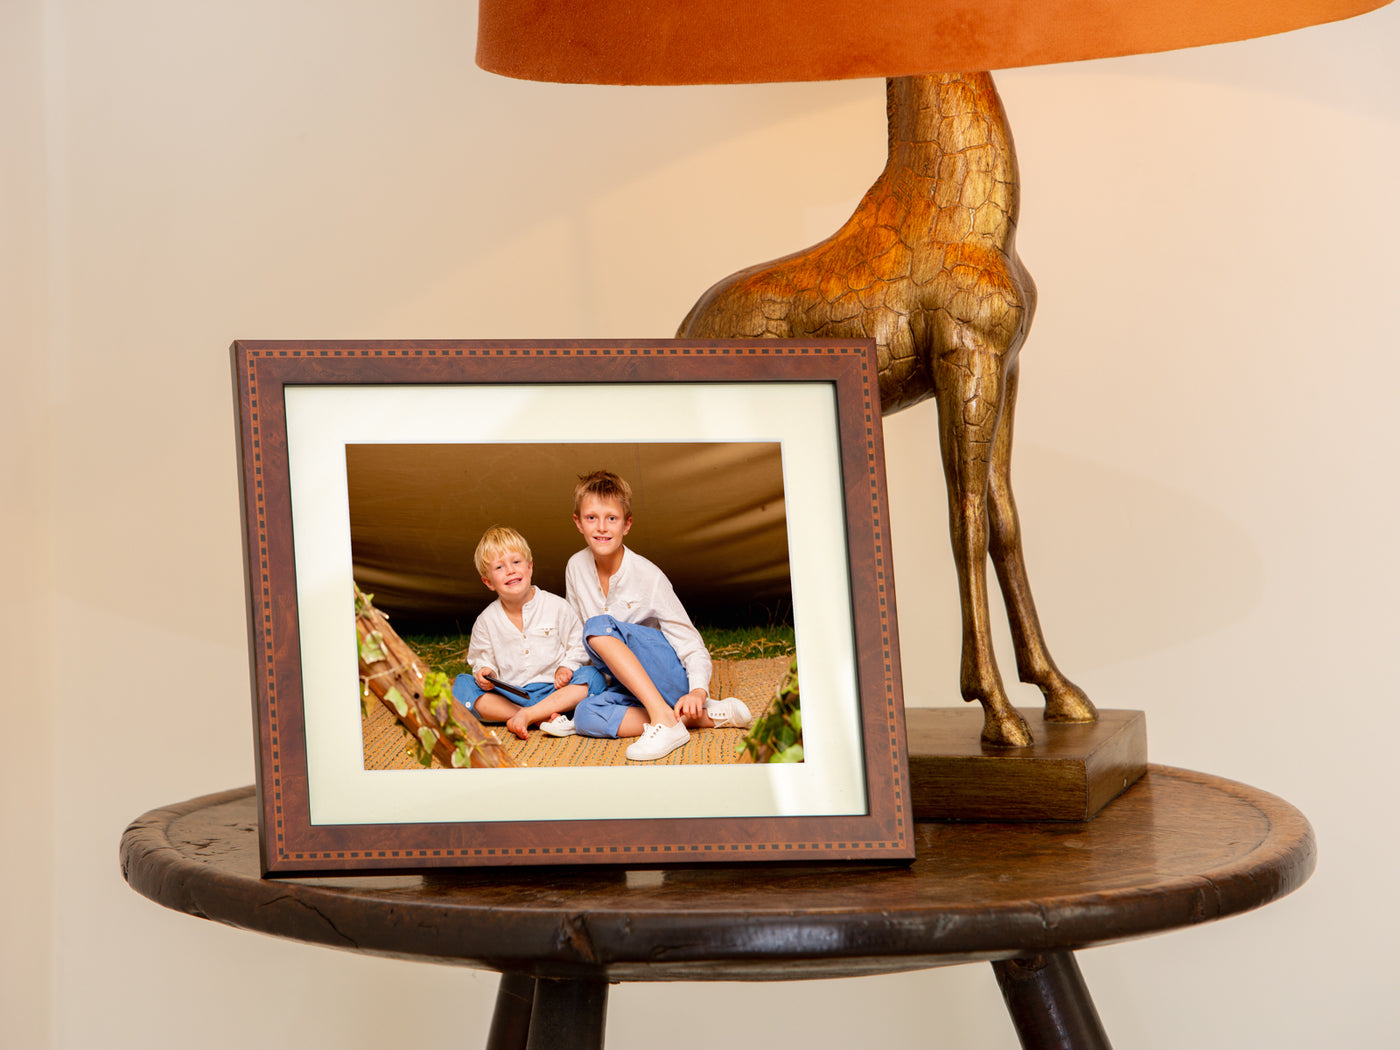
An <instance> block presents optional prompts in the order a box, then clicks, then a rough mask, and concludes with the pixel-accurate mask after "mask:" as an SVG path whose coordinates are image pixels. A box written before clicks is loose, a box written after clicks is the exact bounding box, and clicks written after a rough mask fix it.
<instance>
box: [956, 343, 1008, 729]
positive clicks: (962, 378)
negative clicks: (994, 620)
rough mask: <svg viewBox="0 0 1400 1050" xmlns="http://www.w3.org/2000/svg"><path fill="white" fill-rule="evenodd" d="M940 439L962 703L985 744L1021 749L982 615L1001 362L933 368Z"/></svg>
mask: <svg viewBox="0 0 1400 1050" xmlns="http://www.w3.org/2000/svg"><path fill="white" fill-rule="evenodd" d="M935 368H936V375H935V382H934V386H935V390H936V392H937V399H938V436H939V446H940V450H941V452H942V456H943V473H944V476H945V478H946V480H947V483H948V522H949V532H950V533H951V535H952V540H953V560H954V562H955V564H956V566H957V570H958V593H959V596H960V598H961V604H962V626H963V638H962V671H961V685H962V697H963V699H964V700H966V701H968V702H971V701H973V700H976V701H978V702H980V703H981V705H982V708H983V710H984V711H985V712H986V720H985V722H984V724H983V727H982V740H983V742H984V743H987V744H991V745H994V746H998V747H1025V746H1027V745H1029V744H1030V743H1031V733H1030V728H1029V727H1028V726H1027V725H1026V722H1025V719H1023V718H1022V717H1021V716H1020V714H1018V713H1017V711H1016V709H1015V708H1014V707H1012V706H1011V701H1010V700H1009V699H1008V698H1007V696H1006V687H1005V686H1004V685H1003V684H1002V680H1001V673H1000V672H999V671H998V670H997V665H996V657H995V656H994V655H993V653H992V638H991V630H990V627H989V623H988V621H989V614H988V610H987V544H988V518H987V503H988V499H987V488H988V480H989V477H990V472H991V458H992V449H993V446H994V444H995V440H996V431H997V423H998V420H999V418H1000V416H1001V409H1002V403H1003V401H1004V399H1005V391H1004V389H1003V380H1002V374H1001V372H1002V362H1001V359H1000V355H998V354H997V353H995V352H994V351H990V350H987V349H985V348H975V349H972V350H971V351H967V352H964V353H962V354H958V355H954V356H953V357H952V358H951V359H949V360H940V361H938V362H937V363H936V365H935Z"/></svg>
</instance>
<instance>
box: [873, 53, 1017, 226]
mask: <svg viewBox="0 0 1400 1050" xmlns="http://www.w3.org/2000/svg"><path fill="white" fill-rule="evenodd" d="M885 90H886V109H887V112H888V116H889V159H888V161H887V163H886V165H885V171H884V174H883V175H882V176H881V179H880V182H881V183H883V184H884V185H883V189H884V191H885V192H886V193H888V194H889V195H890V196H893V197H894V198H896V199H897V200H899V201H900V202H901V203H903V204H904V206H905V207H906V208H907V209H908V215H909V217H910V218H911V219H914V220H915V221H917V222H918V223H920V224H926V225H927V226H928V227H929V229H930V230H931V231H932V232H934V233H935V235H936V236H937V237H938V239H939V240H941V241H943V242H945V243H946V242H947V241H948V240H949V239H953V240H966V239H987V240H990V241H992V242H994V243H997V244H1001V245H1005V246H1008V247H1009V246H1010V242H1011V239H1012V237H1013V235H1014V232H1015V225H1016V219H1017V213H1018V212H1019V210H1020V188H1019V176H1018V174H1017V169H1016V150H1015V146H1014V144H1013V142H1012V140H1011V129H1010V127H1009V125H1008V124H1007V121H1006V112H1005V110H1004V109H1003V108H1002V105H1001V98H1000V96H998V94H997V90H996V86H995V85H994V84H993V83H992V78H991V75H990V74H988V73H940V74H932V75H928V76H908V77H893V78H891V79H890V80H889V81H888V82H887V84H886V89H885ZM935 227H937V229H936V230H935Z"/></svg>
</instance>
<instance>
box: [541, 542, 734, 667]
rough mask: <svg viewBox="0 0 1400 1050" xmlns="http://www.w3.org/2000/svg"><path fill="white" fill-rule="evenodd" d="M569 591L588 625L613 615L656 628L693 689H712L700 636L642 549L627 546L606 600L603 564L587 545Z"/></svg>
mask: <svg viewBox="0 0 1400 1050" xmlns="http://www.w3.org/2000/svg"><path fill="white" fill-rule="evenodd" d="M564 593H565V594H566V595H567V596H568V599H569V604H570V605H571V606H573V608H574V611H575V612H576V613H578V616H579V619H580V620H582V621H584V622H585V623H586V622H587V621H588V618H589V617H591V616H612V617H614V618H616V619H618V620H620V621H622V622H623V623H638V624H643V625H645V626H647V627H655V628H656V629H657V630H659V631H660V632H661V633H662V635H664V636H665V638H666V641H668V642H670V643H671V648H672V649H674V650H675V651H676V655H677V656H678V657H680V661H681V665H682V666H683V667H684V668H685V676H686V679H687V681H688V682H689V684H690V688H691V689H704V690H705V691H706V692H708V691H709V689H710V676H711V674H712V673H713V666H712V665H711V663H710V654H709V651H708V650H706V648H705V642H704V640H703V639H702V638H701V637H700V632H699V631H697V630H696V629H695V625H694V624H693V623H691V622H690V616H689V615H688V614H687V613H686V611H685V606H683V605H682V604H681V600H680V599H679V598H677V597H676V592H675V590H674V588H672V587H671V581H670V580H668V579H667V578H666V574H665V573H664V572H662V571H661V570H660V569H658V568H657V567H656V566H655V565H654V564H652V563H651V562H649V561H647V559H645V558H643V557H642V556H641V555H640V554H638V553H637V552H636V551H634V550H632V549H631V548H629V547H623V548H622V564H621V565H619V566H618V569H617V572H615V573H614V574H613V575H612V577H611V578H610V579H609V580H608V593H607V596H606V597H604V595H603V586H602V584H600V583H599V582H598V568H597V562H595V561H594V559H593V552H592V551H591V550H589V549H588V548H587V547H585V548H584V549H583V550H581V551H579V552H578V553H577V554H575V555H574V556H573V557H572V558H570V559H569V563H568V565H566V566H565V567H564Z"/></svg>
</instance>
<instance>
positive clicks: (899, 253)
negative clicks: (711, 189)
mask: <svg viewBox="0 0 1400 1050" xmlns="http://www.w3.org/2000/svg"><path fill="white" fill-rule="evenodd" d="M887 95H888V112H889V129H890V133H889V143H890V145H889V160H888V162H887V164H886V166H885V170H884V172H883V173H882V174H881V175H880V178H879V179H878V180H877V181H876V182H875V184H874V185H873V186H872V187H871V188H870V190H869V192H868V193H867V194H866V195H865V198H864V200H862V201H861V204H860V207H858V208H857V209H856V212H855V214H854V215H853V216H851V218H850V220H849V221H848V222H847V223H846V224H845V225H844V226H843V227H842V228H841V229H840V230H839V231H837V233H836V234H835V235H834V236H832V237H830V238H828V239H827V240H825V241H823V242H821V243H820V244H818V245H816V246H814V247H812V248H809V249H807V250H806V251H803V252H798V253H797V254H795V255H789V256H786V257H785V258H782V259H778V260H776V261H774V262H771V263H765V264H763V265H760V266H754V267H750V268H749V269H747V270H741V271H740V272H738V273H736V274H733V275H731V276H729V277H727V278H725V279H724V280H722V281H720V282H719V283H718V284H716V285H715V286H714V287H713V288H711V289H710V290H709V291H708V292H706V293H705V294H704V295H703V296H701V297H700V300H699V302H697V303H696V304H695V306H694V307H693V308H692V309H691V311H690V314H689V315H688V316H687V317H686V319H685V321H683V322H682V324H681V326H680V330H679V331H678V332H677V335H678V336H680V337H682V338H692V339H706V338H739V339H743V338H774V339H802V338H815V339H823V338H829V339H849V338H872V339H874V340H875V342H876V345H877V347H878V351H879V374H880V399H881V404H882V407H883V409H884V411H886V412H893V411H897V410H899V409H901V408H907V407H909V406H910V405H914V404H917V403H918V402H920V401H923V400H924V399H925V398H929V397H932V398H934V399H935V401H936V403H937V405H938V421H939V442H940V445H941V451H942V458H943V471H944V475H945V477H946V480H947V485H948V510H949V520H950V525H951V532H952V540H953V555H954V559H955V560H956V562H957V570H958V587H959V591H960V596H961V604H962V618H963V642H962V671H961V686H962V695H963V699H964V700H967V701H973V700H977V701H980V702H981V704H982V706H983V708H984V709H985V711H986V723H985V726H984V728H983V730H982V739H983V740H984V741H985V742H986V743H988V744H993V745H1000V746H1008V747H1014V746H1024V745H1027V744H1029V743H1031V736H1030V730H1029V728H1028V727H1027V725H1026V723H1025V720H1024V719H1023V718H1021V716H1020V715H1019V714H1017V712H1016V710H1015V708H1013V707H1012V706H1011V703H1010V701H1009V700H1008V698H1007V696H1006V689H1005V686H1004V685H1003V684H1002V680H1001V674H1000V672H999V671H998V670H997V665H996V660H995V657H994V656H993V653H992V642H991V632H990V629H989V625H988V607H987V556H988V554H990V555H991V560H992V563H993V565H994V566H995V568H996V573H997V578H998V580H999V581H1000V583H1001V589H1002V594H1003V596H1004V598H1005V602H1006V608H1007V612H1008V616H1009V618H1010V621H1011V632H1012V637H1013V640H1014V642H1015V648H1016V662H1017V666H1018V669H1019V671H1020V676H1021V680H1022V681H1025V682H1031V683H1033V684H1035V685H1037V686H1039V687H1040V689H1041V691H1042V692H1043V693H1044V695H1045V717H1046V719H1047V720H1050V721H1062V722H1090V721H1094V720H1095V719H1096V718H1097V713H1096V712H1095V710H1094V705H1093V704H1092V703H1090V702H1089V698H1088V697H1087V696H1085V695H1084V693H1083V691H1082V690H1080V689H1079V687H1078V686H1076V685H1074V683H1072V682H1070V681H1069V679H1067V678H1066V677H1065V676H1064V675H1063V674H1061V673H1060V671H1059V669H1058V668H1057V667H1056V666H1055V662H1054V660H1053V659H1052V658H1051V656H1050V653H1049V650H1048V649H1047V648H1046V645H1045V638H1044V635H1043V633H1042V631H1041V628H1040V621H1039V619H1038V617H1037V616H1036V611H1035V603H1034V602H1033V601H1032V599H1031V591H1030V586H1029V584H1028V582H1027V580H1026V567H1025V560H1024V558H1023V556H1022V553H1021V538H1020V524H1019V520H1018V518H1017V514H1016V504H1015V501H1014V500H1013V498H1012V494H1011V480H1010V466H1011V432H1012V416H1013V413H1014V411H1015V407H1016V388H1017V385H1018V381H1019V376H1020V364H1019V361H1018V359H1017V355H1018V353H1019V352H1020V349H1021V344H1022V342H1023V341H1024V340H1025V337H1026V332H1027V331H1028V330H1029V329H1030V324H1031V316H1032V314H1033V313H1034V312H1035V284H1034V283H1033V282H1032V281H1031V278H1030V275H1029V274H1028V273H1027V272H1026V270H1025V268H1024V267H1023V266H1022V265H1021V260H1020V259H1019V258H1018V257H1017V255H1016V248H1015V237H1016V220H1017V214H1018V211H1019V207H1020V198H1019V194H1020V188H1019V184H1018V178H1017V170H1016V154H1015V150H1014V147H1013V145H1012V141H1011V132H1010V129H1009V127H1008V126H1007V122H1006V116H1005V113H1004V111H1003V110H1002V106H1001V99H1000V98H999V97H998V95H997V91H996V87H995V85H994V84H993V83H992V78H991V77H990V76H989V75H988V74H986V73H973V74H941V75H937V76H922V77H899V78H896V79H892V80H890V81H889V82H888V87H887Z"/></svg>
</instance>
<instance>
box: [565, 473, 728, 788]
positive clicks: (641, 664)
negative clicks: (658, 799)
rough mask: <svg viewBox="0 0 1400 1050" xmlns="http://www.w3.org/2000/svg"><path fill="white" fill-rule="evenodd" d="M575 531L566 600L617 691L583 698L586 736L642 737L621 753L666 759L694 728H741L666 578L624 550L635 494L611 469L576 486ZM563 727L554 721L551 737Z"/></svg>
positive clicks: (576, 720) (581, 722) (580, 715)
mask: <svg viewBox="0 0 1400 1050" xmlns="http://www.w3.org/2000/svg"><path fill="white" fill-rule="evenodd" d="M574 526H575V527H576V528H577V529H578V530H579V532H580V533H582V534H583V539H584V542H585V543H587V544H588V546H587V548H585V549H584V550H581V551H579V552H578V553H577V554H575V555H574V556H573V557H572V558H570V559H569V563H568V565H567V567H566V568H565V571H564V584H565V594H566V595H567V597H568V600H569V604H570V605H571V606H573V608H574V610H575V611H576V612H577V613H578V616H579V619H581V620H583V621H584V626H583V637H584V647H585V649H586V650H587V651H588V655H589V657H590V658H591V659H592V661H593V664H594V665H595V666H597V667H599V668H601V669H602V670H604V671H605V672H607V673H608V674H609V675H610V676H611V677H612V678H613V679H614V680H615V681H616V687H615V688H612V689H609V690H607V691H605V692H601V693H596V694H593V695H590V696H589V697H587V699H585V700H584V701H583V702H581V703H580V704H579V705H578V708H577V710H576V711H575V712H574V717H573V723H572V724H573V728H574V729H575V730H576V731H577V732H579V733H581V734H583V735H584V736H598V737H603V736H606V737H632V736H635V737H640V738H641V739H639V740H638V741H637V742H636V743H634V744H632V745H631V746H630V747H628V748H627V757H628V758H630V759H632V760H634V761H642V762H649V761H655V760H656V759H659V758H664V757H665V756H666V755H669V754H670V753H671V752H672V751H674V750H676V748H678V747H682V746H684V745H685V743H686V741H688V740H689V739H690V732H689V729H687V726H689V727H691V728H699V729H706V728H718V727H725V726H728V727H733V728H736V729H740V728H743V727H744V726H747V725H748V724H749V723H750V722H751V721H752V716H751V715H750V714H749V710H748V708H747V707H745V706H744V704H743V703H741V702H740V701H738V700H736V699H734V698H732V697H731V698H728V699H724V700H711V699H710V694H709V688H710V671H711V664H710V654H709V653H708V652H707V651H706V650H705V643H704V642H703V641H702V640H701V638H700V632H699V631H697V630H696V629H695V625H694V624H692V623H691V622H690V617H689V616H687V615H686V611H685V608H684V607H683V606H682V605H681V603H680V599H678V598H677V597H676V592H675V591H674V590H673V589H672V587H671V583H670V581H669V580H667V579H666V576H665V574H664V573H663V572H662V571H661V570H660V569H658V568H657V567H656V566H655V565H653V564H652V563H651V562H649V561H647V559H645V558H643V557H642V556H641V555H640V554H637V553H636V552H635V551H631V550H629V549H628V548H627V547H625V546H624V545H623V542H622V541H623V537H625V536H626V535H627V533H628V532H630V531H631V529H632V489H631V486H629V485H628V484H627V482H626V481H624V480H623V479H622V478H620V477H619V476H618V475H616V474H614V473H612V472H611V471H602V470H600V471H595V472H593V473H592V474H586V475H584V476H582V477H581V478H580V479H579V482H578V484H577V485H576V486H575V487H574ZM561 730H562V731H567V727H566V726H565V725H563V724H562V723H560V724H559V725H557V726H555V725H551V726H550V727H549V729H548V731H549V732H551V733H557V732H560V731H561Z"/></svg>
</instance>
